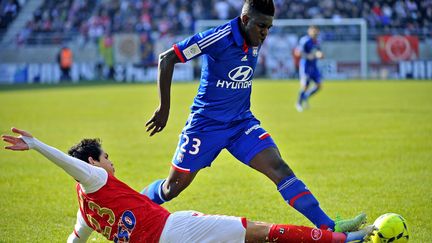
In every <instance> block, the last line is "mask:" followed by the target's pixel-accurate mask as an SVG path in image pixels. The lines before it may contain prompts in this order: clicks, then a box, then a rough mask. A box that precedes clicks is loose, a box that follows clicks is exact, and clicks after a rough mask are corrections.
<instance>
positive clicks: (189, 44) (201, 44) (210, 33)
mask: <svg viewBox="0 0 432 243" xmlns="http://www.w3.org/2000/svg"><path fill="white" fill-rule="evenodd" d="M230 34H231V25H229V24H227V25H223V26H220V27H217V28H213V29H209V30H207V31H204V32H200V33H197V34H195V35H193V36H191V37H189V38H186V39H185V40H183V41H180V42H178V43H176V44H174V45H173V47H174V51H175V53H176V55H177V57H178V58H179V59H180V61H181V62H187V61H189V60H192V59H194V58H196V57H199V56H201V55H203V54H209V55H217V54H218V53H220V52H221V51H223V50H224V49H225V48H226V47H227V46H226V37H227V36H228V35H230Z"/></svg>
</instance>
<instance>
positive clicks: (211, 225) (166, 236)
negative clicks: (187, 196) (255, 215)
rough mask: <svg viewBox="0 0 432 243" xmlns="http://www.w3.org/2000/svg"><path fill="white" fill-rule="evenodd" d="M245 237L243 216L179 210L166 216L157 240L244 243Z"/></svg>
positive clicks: (167, 242)
mask: <svg viewBox="0 0 432 243" xmlns="http://www.w3.org/2000/svg"><path fill="white" fill-rule="evenodd" d="M245 237H246V219H245V218H239V217H234V216H225V215H205V214H202V213H200V212H196V211H179V212H175V213H173V214H171V215H170V216H169V217H168V220H167V222H166V224H165V227H164V229H163V231H162V234H161V237H160V240H159V242H160V243H183V242H185V243H194V242H197V243H216V242H217V243H244V242H245Z"/></svg>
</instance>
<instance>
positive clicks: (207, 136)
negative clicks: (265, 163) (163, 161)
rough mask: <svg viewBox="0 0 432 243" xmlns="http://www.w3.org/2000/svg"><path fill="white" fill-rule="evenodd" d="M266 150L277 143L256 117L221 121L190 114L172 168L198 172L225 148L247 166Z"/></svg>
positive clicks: (209, 164)
mask: <svg viewBox="0 0 432 243" xmlns="http://www.w3.org/2000/svg"><path fill="white" fill-rule="evenodd" d="M268 147H276V144H275V143H274V141H273V139H272V138H271V137H270V134H268V133H267V132H266V131H265V130H264V129H263V128H262V127H261V126H260V122H259V121H258V120H257V119H256V118H255V117H251V118H248V119H245V120H240V121H233V122H221V121H216V120H213V119H210V118H207V117H204V116H202V115H200V114H197V113H192V114H191V115H190V116H189V119H188V120H187V122H186V125H185V127H184V128H183V131H182V133H181V134H180V139H179V143H178V146H177V150H176V152H175V154H174V157H173V159H172V165H173V168H174V169H176V170H177V171H181V172H194V171H198V170H200V169H202V168H204V167H208V166H211V163H212V162H213V160H214V159H215V158H216V157H217V156H218V154H219V153H220V152H221V151H222V149H224V148H226V149H227V150H228V151H229V152H230V153H231V154H232V155H234V157H236V158H237V159H238V160H240V161H241V162H243V163H244V164H246V165H249V163H250V161H251V160H252V159H253V158H254V157H255V155H257V154H258V153H259V152H261V151H262V150H264V149H266V148H268Z"/></svg>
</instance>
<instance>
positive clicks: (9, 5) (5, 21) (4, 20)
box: [0, 0, 20, 31]
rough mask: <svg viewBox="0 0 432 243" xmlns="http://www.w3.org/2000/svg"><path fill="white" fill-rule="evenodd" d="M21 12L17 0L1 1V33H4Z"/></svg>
mask: <svg viewBox="0 0 432 243" xmlns="http://www.w3.org/2000/svg"><path fill="white" fill-rule="evenodd" d="M19 10H20V4H19V3H18V1H17V0H6V1H0V31H2V30H3V31H4V30H5V29H6V28H7V27H8V25H9V24H10V23H11V22H12V21H13V20H14V19H15V18H16V16H17V15H18V12H19Z"/></svg>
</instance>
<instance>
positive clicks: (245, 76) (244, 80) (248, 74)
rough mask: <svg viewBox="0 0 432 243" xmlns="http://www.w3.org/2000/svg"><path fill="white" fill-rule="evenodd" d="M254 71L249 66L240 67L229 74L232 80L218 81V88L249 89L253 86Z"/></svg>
mask: <svg viewBox="0 0 432 243" xmlns="http://www.w3.org/2000/svg"><path fill="white" fill-rule="evenodd" d="M252 76H253V69H252V68H251V67H249V66H239V67H236V68H234V69H232V70H231V71H230V72H229V73H228V77H229V78H230V79H231V80H230V81H227V80H218V81H217V83H216V87H218V88H225V89H249V88H250V87H251V86H252Z"/></svg>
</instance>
